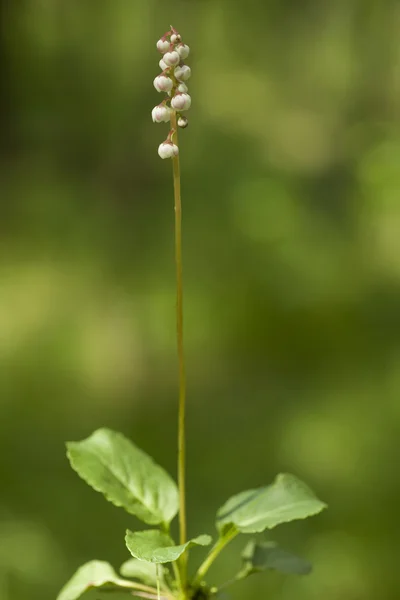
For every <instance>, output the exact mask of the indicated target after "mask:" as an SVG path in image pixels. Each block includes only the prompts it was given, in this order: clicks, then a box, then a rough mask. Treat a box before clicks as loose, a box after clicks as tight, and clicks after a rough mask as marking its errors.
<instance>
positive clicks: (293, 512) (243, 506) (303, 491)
mask: <svg viewBox="0 0 400 600" xmlns="http://www.w3.org/2000/svg"><path fill="white" fill-rule="evenodd" d="M325 507H326V504H324V503H323V502H321V500H319V499H318V498H317V497H316V496H315V494H314V492H313V491H312V490H311V489H310V488H309V487H308V486H307V485H306V484H305V483H303V482H302V481H300V480H299V479H297V478H296V477H294V475H289V474H281V475H278V476H277V478H276V479H275V481H274V483H272V484H271V485H269V486H266V487H262V488H258V489H255V490H248V491H246V492H241V493H240V494H237V495H236V496H232V498H230V499H229V500H228V501H227V502H226V503H225V504H224V506H222V507H221V508H220V509H219V511H218V513H217V527H218V529H219V530H220V531H221V532H224V531H226V529H228V528H229V527H231V526H234V527H235V528H236V529H237V530H238V531H241V532H242V533H257V532H261V531H264V530H265V529H272V528H273V527H276V526H277V525H279V524H281V523H287V522H289V521H294V520H296V519H305V518H307V517H310V516H312V515H316V514H317V513H319V512H321V510H323V509H324V508H325Z"/></svg>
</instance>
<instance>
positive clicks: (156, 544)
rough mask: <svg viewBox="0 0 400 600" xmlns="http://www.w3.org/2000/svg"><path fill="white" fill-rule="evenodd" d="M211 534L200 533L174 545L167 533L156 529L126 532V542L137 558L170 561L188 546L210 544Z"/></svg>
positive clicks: (149, 560) (161, 561) (175, 558)
mask: <svg viewBox="0 0 400 600" xmlns="http://www.w3.org/2000/svg"><path fill="white" fill-rule="evenodd" d="M211 541H212V540H211V537H210V536H209V535H199V536H198V537H196V538H193V539H192V540H189V541H188V542H186V543H185V544H180V545H179V546H176V545H174V542H173V540H172V539H171V538H170V537H169V535H167V534H166V533H162V532H161V531H158V530H156V529H150V530H148V531H137V532H135V533H133V532H132V531H129V529H128V531H127V532H126V536H125V542H126V545H127V548H128V550H129V552H130V553H131V554H132V556H134V557H135V558H138V559H139V560H144V561H147V562H151V563H168V562H174V561H175V560H177V559H178V558H179V557H180V556H181V554H183V553H184V551H185V550H186V548H189V547H190V546H208V545H209V544H211Z"/></svg>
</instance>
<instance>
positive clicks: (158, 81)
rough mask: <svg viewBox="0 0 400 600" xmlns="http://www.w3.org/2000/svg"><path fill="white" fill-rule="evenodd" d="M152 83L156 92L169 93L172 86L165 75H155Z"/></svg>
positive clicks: (171, 82)
mask: <svg viewBox="0 0 400 600" xmlns="http://www.w3.org/2000/svg"><path fill="white" fill-rule="evenodd" d="M153 83H154V87H155V88H156V90H157V92H170V91H171V90H172V87H173V85H174V83H173V81H172V79H170V78H169V77H166V76H165V75H157V77H156V78H155V80H154V82H153Z"/></svg>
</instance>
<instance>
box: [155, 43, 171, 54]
mask: <svg viewBox="0 0 400 600" xmlns="http://www.w3.org/2000/svg"><path fill="white" fill-rule="evenodd" d="M170 45H171V44H170V43H169V41H168V40H162V39H161V40H158V42H157V50H158V51H159V52H161V53H162V54H164V53H165V52H168V50H169V47H170Z"/></svg>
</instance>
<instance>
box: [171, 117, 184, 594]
mask: <svg viewBox="0 0 400 600" xmlns="http://www.w3.org/2000/svg"><path fill="white" fill-rule="evenodd" d="M171 126H172V129H173V130H174V143H175V144H176V145H177V146H178V131H177V123H176V112H175V111H173V112H172V114H171ZM172 164H173V174H174V204H175V263H176V333H177V349H178V364H179V410H178V486H179V541H180V543H181V544H184V543H185V542H186V538H187V535H186V496H185V462H186V454H185V417H186V372H185V356H184V351H183V283H182V204H181V173H180V165H179V154H178V156H174V157H173V159H172ZM179 567H180V575H181V586H182V591H184V589H185V587H186V582H187V554H186V552H184V553H183V554H182V555H181V557H180V559H179Z"/></svg>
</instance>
